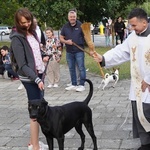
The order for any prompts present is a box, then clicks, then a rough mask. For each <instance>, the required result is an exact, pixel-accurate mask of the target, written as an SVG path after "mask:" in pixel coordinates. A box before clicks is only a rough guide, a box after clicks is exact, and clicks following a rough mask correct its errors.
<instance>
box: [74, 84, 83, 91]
mask: <svg viewBox="0 0 150 150" xmlns="http://www.w3.org/2000/svg"><path fill="white" fill-rule="evenodd" d="M84 90H85V87H84V86H83V85H79V86H77V88H76V91H77V92H82V91H84Z"/></svg>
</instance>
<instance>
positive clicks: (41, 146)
mask: <svg viewBox="0 0 150 150" xmlns="http://www.w3.org/2000/svg"><path fill="white" fill-rule="evenodd" d="M39 146H40V150H48V145H47V144H44V143H43V142H42V141H39Z"/></svg>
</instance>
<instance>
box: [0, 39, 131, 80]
mask: <svg viewBox="0 0 150 150" xmlns="http://www.w3.org/2000/svg"><path fill="white" fill-rule="evenodd" d="M4 45H7V46H10V42H1V41H0V47H2V46H4ZM109 49H110V47H96V48H95V50H96V51H97V52H98V53H100V54H104V53H105V52H106V51H108V50H109ZM86 50H87V51H88V48H86ZM60 63H61V64H65V65H67V62H66V50H65V49H64V50H63V54H62V59H61V62H60ZM85 66H86V69H87V68H89V72H91V73H94V74H97V75H100V69H99V65H98V64H97V63H96V62H95V61H94V60H93V58H92V57H91V56H89V55H87V54H85ZM115 67H119V68H120V70H119V73H120V79H130V63H129V62H126V63H124V64H121V65H118V66H115ZM103 71H104V73H106V72H108V73H111V71H112V68H110V69H105V68H103Z"/></svg>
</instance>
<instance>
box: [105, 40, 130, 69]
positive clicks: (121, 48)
mask: <svg viewBox="0 0 150 150" xmlns="http://www.w3.org/2000/svg"><path fill="white" fill-rule="evenodd" d="M103 56H104V58H105V67H106V68H110V67H113V66H116V65H120V64H122V63H124V62H126V61H129V60H130V48H129V45H128V39H126V40H125V41H124V42H123V43H122V44H120V45H117V46H116V47H115V48H112V49H111V50H109V51H107V52H106V53H105V54H104V55H103Z"/></svg>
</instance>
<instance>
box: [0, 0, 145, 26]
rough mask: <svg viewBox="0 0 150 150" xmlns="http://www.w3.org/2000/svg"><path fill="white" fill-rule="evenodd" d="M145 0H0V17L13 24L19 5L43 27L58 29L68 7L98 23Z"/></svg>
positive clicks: (127, 11) (82, 16)
mask: <svg viewBox="0 0 150 150" xmlns="http://www.w3.org/2000/svg"><path fill="white" fill-rule="evenodd" d="M144 2H147V1H146V0H103V1H102V0H82V2H80V0H30V1H29V0H8V1H2V0H0V8H1V13H0V19H1V22H2V23H3V24H9V25H13V17H14V13H15V11H16V10H17V9H18V8H19V7H28V9H29V10H30V11H32V12H33V14H34V15H35V16H36V18H37V19H38V21H39V23H40V25H41V26H42V27H43V28H45V26H44V25H45V23H46V24H47V25H48V26H51V27H53V29H60V28H61V27H62V25H63V24H64V23H65V22H66V21H67V13H68V10H69V9H70V8H76V9H77V10H78V18H79V19H80V21H81V22H85V21H87V22H91V23H93V24H98V23H99V22H100V21H101V20H102V18H103V17H106V18H108V17H111V18H116V17H118V16H119V15H121V16H123V17H124V18H126V17H127V15H128V13H129V11H130V9H129V8H133V7H135V6H136V7H137V6H139V5H141V4H143V3H144Z"/></svg>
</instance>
